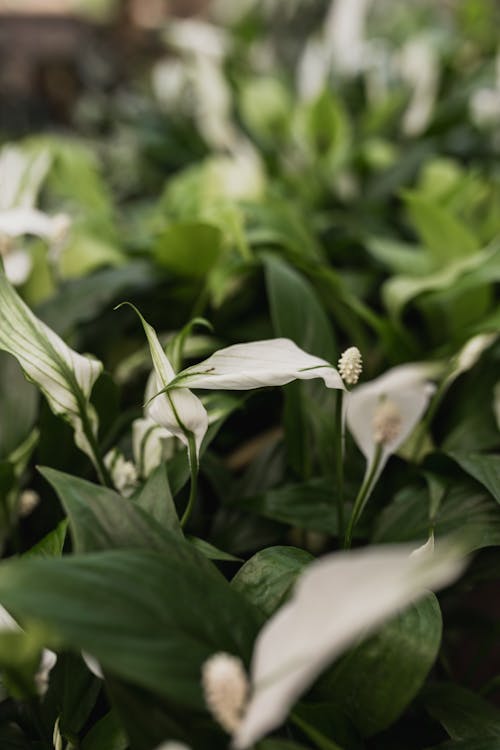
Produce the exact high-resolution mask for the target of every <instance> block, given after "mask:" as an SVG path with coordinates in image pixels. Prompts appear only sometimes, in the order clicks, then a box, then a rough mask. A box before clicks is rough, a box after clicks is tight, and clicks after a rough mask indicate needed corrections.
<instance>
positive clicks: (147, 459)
mask: <svg viewBox="0 0 500 750" xmlns="http://www.w3.org/2000/svg"><path fill="white" fill-rule="evenodd" d="M154 382H155V384H156V379H155V381H154ZM152 395H154V394H152ZM146 400H147V397H146ZM172 437H173V435H172V433H171V432H170V431H169V430H167V429H166V428H165V427H162V426H161V425H159V424H158V423H157V422H155V421H154V420H152V419H151V418H149V417H146V418H144V419H135V420H134V421H133V422H132V453H133V456H134V462H135V465H136V466H137V471H138V472H139V475H140V476H141V477H144V478H146V477H148V476H149V475H150V474H151V472H152V471H153V470H154V469H156V467H157V466H159V465H160V464H161V462H162V460H163V458H167V457H168V456H167V451H166V445H165V441H166V440H168V438H172ZM172 442H173V441H172V440H170V443H172Z"/></svg>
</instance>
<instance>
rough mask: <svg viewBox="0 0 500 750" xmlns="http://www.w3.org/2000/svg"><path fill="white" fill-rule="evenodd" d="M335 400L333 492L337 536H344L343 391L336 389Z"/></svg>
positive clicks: (340, 537)
mask: <svg viewBox="0 0 500 750" xmlns="http://www.w3.org/2000/svg"><path fill="white" fill-rule="evenodd" d="M336 396H337V398H336V400H335V456H334V461H335V492H336V502H337V523H338V537H339V539H342V537H343V536H344V461H343V459H344V434H343V424H342V405H343V401H344V391H341V390H338V391H337V394H336Z"/></svg>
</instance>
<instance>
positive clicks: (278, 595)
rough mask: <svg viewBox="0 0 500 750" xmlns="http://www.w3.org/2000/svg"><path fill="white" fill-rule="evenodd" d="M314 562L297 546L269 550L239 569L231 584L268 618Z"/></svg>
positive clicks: (260, 553)
mask: <svg viewBox="0 0 500 750" xmlns="http://www.w3.org/2000/svg"><path fill="white" fill-rule="evenodd" d="M312 559H313V556H312V555H310V554H309V552H306V551H305V550H302V549H298V548H297V547H267V548H266V549H263V550H261V551H260V552H257V553H256V554H255V555H254V556H253V557H251V558H250V560H248V561H247V562H246V563H245V564H244V565H243V566H242V567H241V568H240V569H239V571H238V572H237V573H236V575H235V576H234V578H233V580H232V581H231V585H232V586H233V588H235V589H236V590H237V591H240V592H241V593H242V594H243V595H244V596H246V597H247V599H249V600H250V601H251V602H252V604H255V606H256V607H259V608H260V609H261V610H262V612H264V614H265V615H267V616H268V617H269V616H270V615H272V614H273V612H275V610H276V609H278V607H279V606H280V605H281V604H282V603H283V601H284V600H285V599H286V597H287V595H288V592H289V591H290V589H291V588H292V586H293V584H294V583H295V580H296V579H297V577H298V576H299V575H300V574H301V572H302V571H303V569H304V567H305V566H306V565H307V564H308V563H309V562H311V560H312Z"/></svg>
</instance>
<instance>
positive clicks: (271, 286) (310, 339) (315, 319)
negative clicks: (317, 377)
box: [263, 253, 337, 362]
mask: <svg viewBox="0 0 500 750" xmlns="http://www.w3.org/2000/svg"><path fill="white" fill-rule="evenodd" d="M263 262H264V270H265V275H266V285H267V293H268V297H269V306H270V309H271V317H272V321H273V328H274V332H275V334H276V336H286V337H287V338H290V339H292V341H295V343H296V344H297V345H298V346H300V347H301V348H302V349H304V350H305V351H306V352H309V353H310V354H315V355H316V356H318V357H323V358H324V359H326V360H327V361H328V362H333V361H334V360H335V359H336V355H337V348H336V344H335V340H334V338H333V333H332V326H331V324H330V321H329V320H328V316H327V315H326V313H325V311H324V309H323V307H322V305H321V303H320V302H319V300H318V297H317V295H316V292H315V291H314V288H313V287H312V286H311V284H310V283H309V281H307V279H305V278H304V277H303V276H302V275H301V274H300V273H299V272H298V271H296V270H295V269H294V268H293V267H292V266H290V265H288V263H286V262H285V261H284V260H282V259H281V258H278V257H277V256H275V255H271V254H268V253H265V254H264V255H263Z"/></svg>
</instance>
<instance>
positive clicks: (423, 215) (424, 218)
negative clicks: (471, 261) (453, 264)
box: [405, 193, 479, 264]
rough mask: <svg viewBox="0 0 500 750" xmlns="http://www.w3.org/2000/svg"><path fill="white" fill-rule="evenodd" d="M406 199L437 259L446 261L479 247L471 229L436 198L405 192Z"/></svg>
mask: <svg viewBox="0 0 500 750" xmlns="http://www.w3.org/2000/svg"><path fill="white" fill-rule="evenodd" d="M405 203H406V207H407V210H408V214H409V216H410V219H411V222H412V224H413V226H414V227H415V229H416V230H417V232H418V233H419V235H420V238H421V240H422V242H423V243H424V245H425V246H426V247H428V248H429V250H430V251H431V253H432V255H433V256H434V258H435V260H436V262H438V263H440V264H442V263H448V262H449V261H451V260H454V259H456V258H463V257H467V256H469V255H471V254H472V253H474V251H475V250H478V245H479V242H478V240H477V239H476V237H474V235H473V234H472V232H471V231H470V229H469V228H468V227H467V226H466V225H465V224H463V223H462V222H460V221H459V220H458V219H457V218H456V217H455V216H453V214H452V213H451V212H450V211H447V210H446V209H445V208H443V207H442V206H440V205H438V204H437V203H436V201H431V200H430V199H427V198H423V197H421V196H420V195H418V194H415V193H407V194H406V196H405Z"/></svg>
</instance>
